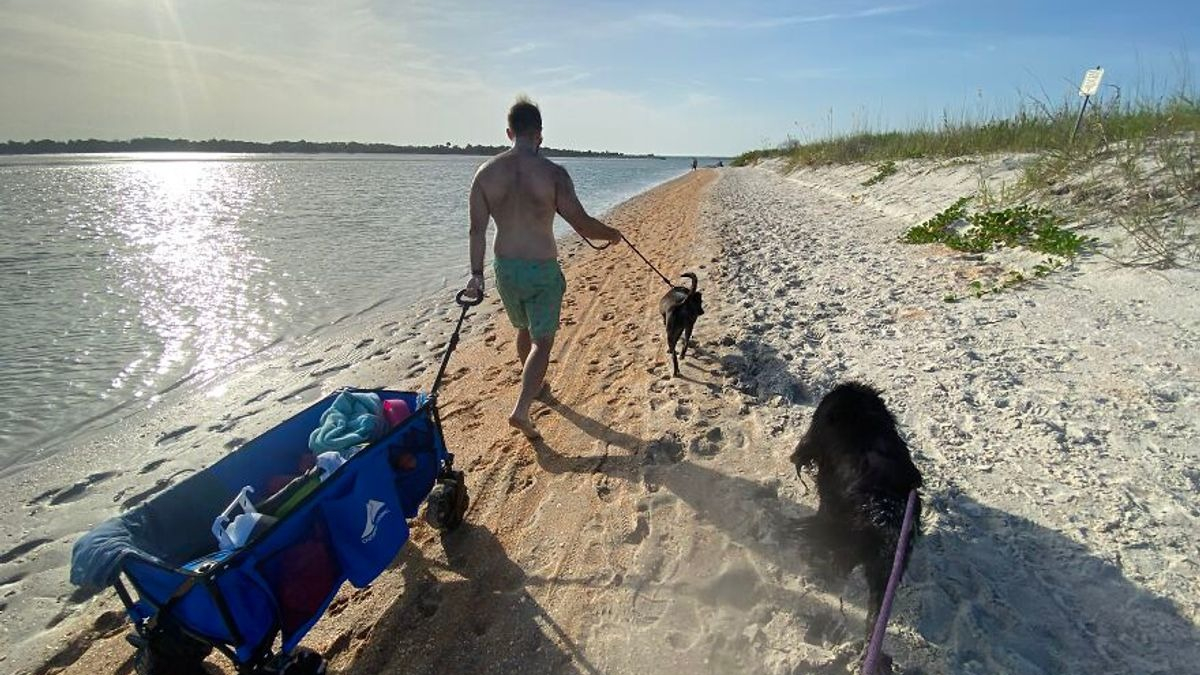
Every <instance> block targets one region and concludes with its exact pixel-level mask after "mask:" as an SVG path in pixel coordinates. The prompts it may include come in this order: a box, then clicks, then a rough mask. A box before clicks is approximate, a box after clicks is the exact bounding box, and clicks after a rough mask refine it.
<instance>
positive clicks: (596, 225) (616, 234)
mask: <svg viewBox="0 0 1200 675" xmlns="http://www.w3.org/2000/svg"><path fill="white" fill-rule="evenodd" d="M555 169H556V171H555V174H554V175H555V181H554V207H555V209H556V210H557V211H558V215H560V216H562V217H563V220H565V221H567V223H568V224H569V225H570V226H571V227H572V228H574V229H575V231H576V232H578V233H579V234H580V235H581V236H584V237H587V238H588V239H606V240H608V241H618V240H620V239H621V232H620V231H619V230H617V228H615V227H609V226H608V225H605V224H604V223H602V222H600V221H598V220H596V219H595V218H593V217H591V216H589V215H588V212H587V211H585V210H584V208H583V204H580V203H579V197H578V196H577V195H576V194H575V183H573V182H572V181H571V174H569V173H567V170H566V169H564V168H562V167H561V166H555Z"/></svg>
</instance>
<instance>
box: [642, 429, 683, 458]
mask: <svg viewBox="0 0 1200 675" xmlns="http://www.w3.org/2000/svg"><path fill="white" fill-rule="evenodd" d="M682 459H683V444H682V443H681V442H680V441H679V434H676V433H674V432H667V433H665V434H663V435H662V436H660V437H659V438H658V439H656V440H654V441H651V442H650V444H649V445H647V446H646V458H645V463H646V464H677V463H678V462H679V461H680V460H682Z"/></svg>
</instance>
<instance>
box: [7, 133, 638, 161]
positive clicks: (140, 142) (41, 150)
mask: <svg viewBox="0 0 1200 675" xmlns="http://www.w3.org/2000/svg"><path fill="white" fill-rule="evenodd" d="M507 149H508V146H502V145H451V144H450V143H446V144H444V145H390V144H388V143H353V142H351V143H319V142H313V141H274V142H271V143H255V142H253V141H228V140H224V139H215V138H214V139H210V140H207V141H191V140H187V139H183V138H135V139H132V140H128V141H100V140H96V139H94V138H89V139H87V140H70V141H51V140H40V141H24V142H20V141H8V142H7V143H3V144H0V155H47V154H53V153H96V152H286V153H305V154H310V153H374V154H404V155H494V154H496V153H499V152H503V151H505V150H507ZM542 154H544V155H547V156H551V157H630V158H635V157H654V155H626V154H624V153H620V152H596V151H593V150H560V149H557V148H544V149H543V150H542Z"/></svg>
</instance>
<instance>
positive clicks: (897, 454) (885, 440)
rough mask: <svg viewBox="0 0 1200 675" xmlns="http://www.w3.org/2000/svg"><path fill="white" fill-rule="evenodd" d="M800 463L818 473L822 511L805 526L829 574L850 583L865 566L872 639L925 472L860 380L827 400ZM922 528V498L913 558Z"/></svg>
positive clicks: (795, 458)
mask: <svg viewBox="0 0 1200 675" xmlns="http://www.w3.org/2000/svg"><path fill="white" fill-rule="evenodd" d="M792 463H794V464H795V465H796V472H797V473H798V474H800V475H801V476H803V473H802V471H803V470H804V469H805V468H812V469H815V471H816V482H817V496H818V497H819V498H820V505H819V506H818V507H817V514H816V515H815V516H812V517H810V518H806V519H805V520H804V522H803V523H802V525H801V528H802V531H803V533H804V534H805V535H806V536H807V537H808V538H809V539H810V540H811V541H813V542H814V543H815V544H816V545H817V547H818V548H819V549H821V550H822V551H823V552H824V553H825V554H826V555H827V558H826V559H825V561H824V562H825V563H826V564H827V565H828V571H829V572H831V573H833V574H834V575H835V576H836V577H837V578H843V579H844V578H845V577H846V575H848V574H849V573H850V572H851V571H852V570H853V569H854V568H855V567H857V566H859V565H862V566H863V569H864V572H865V573H866V576H867V586H868V587H869V588H870V605H869V607H868V611H867V636H868V639H869V638H870V634H871V629H872V628H873V627H874V625H875V620H876V618H877V617H878V616H879V606H880V604H882V602H883V594H884V591H885V590H886V588H887V581H888V576H890V574H891V570H892V561H893V557H894V556H895V554H896V546H897V545H898V544H899V543H900V529H901V526H902V525H903V523H904V509H905V507H906V505H907V502H908V493H909V492H910V491H912V490H915V489H916V488H918V487H920V485H921V472H920V471H918V470H917V467H916V466H915V465H913V461H912V456H911V455H910V454H909V451H908V445H906V444H905V443H904V439H902V438H900V434H899V433H897V431H896V419H895V418H894V417H892V413H891V412H889V411H888V409H887V407H886V406H885V405H884V404H883V399H881V398H880V397H879V393H878V392H876V391H875V390H874V389H872V388H871V387H869V386H867V385H865V384H859V383H856V382H850V383H844V384H839V385H838V386H837V387H835V388H834V389H833V391H831V392H829V393H828V394H826V395H825V398H823V399H821V403H820V404H819V405H818V406H817V412H816V413H815V414H814V415H813V421H812V425H811V426H809V428H808V432H807V433H806V434H804V438H801V439H800V443H799V444H798V445H797V446H796V451H795V452H794V453H792ZM920 522H921V501H920V498H919V497H918V499H917V504H916V510H915V511H914V519H913V528H912V534H911V535H910V536H909V540H908V541H906V542H904V544H905V546H906V547H907V550H908V553H911V551H912V544H913V539H914V538H915V537H916V533H917V531H918V530H919V529H920ZM905 565H906V566H907V554H906V558H905Z"/></svg>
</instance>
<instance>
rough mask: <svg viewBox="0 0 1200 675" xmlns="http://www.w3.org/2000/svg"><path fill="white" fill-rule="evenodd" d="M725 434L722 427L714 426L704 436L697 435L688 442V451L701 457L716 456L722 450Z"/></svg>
mask: <svg viewBox="0 0 1200 675" xmlns="http://www.w3.org/2000/svg"><path fill="white" fill-rule="evenodd" d="M724 438H725V434H724V433H723V432H722V431H721V427H713V428H711V429H709V430H708V432H707V433H706V434H704V435H703V436H697V437H695V438H693V439H692V440H691V442H690V443H689V444H688V452H690V453H692V454H693V455H698V456H700V457H714V456H716V455H717V454H718V453H720V452H721V446H722V443H721V442H722V441H723V440H724Z"/></svg>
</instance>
